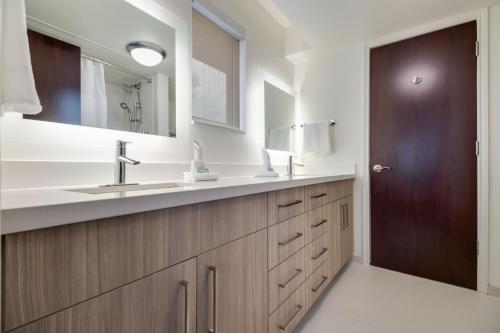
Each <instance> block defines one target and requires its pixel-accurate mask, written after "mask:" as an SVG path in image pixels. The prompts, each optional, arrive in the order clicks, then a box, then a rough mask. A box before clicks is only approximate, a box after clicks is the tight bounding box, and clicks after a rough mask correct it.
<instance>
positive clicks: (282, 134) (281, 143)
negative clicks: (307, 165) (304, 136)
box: [269, 126, 291, 151]
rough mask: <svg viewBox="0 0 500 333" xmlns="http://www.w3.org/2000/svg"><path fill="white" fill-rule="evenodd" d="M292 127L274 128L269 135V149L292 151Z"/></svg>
mask: <svg viewBox="0 0 500 333" xmlns="http://www.w3.org/2000/svg"><path fill="white" fill-rule="evenodd" d="M290 132H291V128H290V126H287V127H279V128H273V129H271V130H270V133H269V149H273V150H281V151H290Z"/></svg>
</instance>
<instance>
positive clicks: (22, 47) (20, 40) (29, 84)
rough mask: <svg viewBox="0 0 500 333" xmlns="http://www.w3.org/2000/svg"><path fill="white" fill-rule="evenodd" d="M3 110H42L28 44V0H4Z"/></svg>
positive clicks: (0, 42)
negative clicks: (26, 7)
mask: <svg viewBox="0 0 500 333" xmlns="http://www.w3.org/2000/svg"><path fill="white" fill-rule="evenodd" d="M0 19H1V21H0V46H1V48H2V49H1V51H0V52H1V59H0V60H1V62H0V81H1V82H0V89H1V91H0V94H1V96H0V101H1V111H2V113H3V112H6V111H14V112H20V113H24V114H37V113H40V112H41V111H42V106H41V105H40V100H39V98H38V94H37V92H36V88H35V79H34V77H33V69H32V68H31V57H30V51H29V44H28V34H27V27H26V11H25V5H24V0H1V1H0Z"/></svg>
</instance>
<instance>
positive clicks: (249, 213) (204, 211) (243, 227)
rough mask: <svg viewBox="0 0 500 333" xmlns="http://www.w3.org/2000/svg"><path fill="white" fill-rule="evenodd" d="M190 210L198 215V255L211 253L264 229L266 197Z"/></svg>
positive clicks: (227, 200) (234, 200)
mask: <svg viewBox="0 0 500 333" xmlns="http://www.w3.org/2000/svg"><path fill="white" fill-rule="evenodd" d="M194 206H195V207H196V208H195V209H197V210H199V215H200V227H201V240H200V241H201V252H206V251H209V250H212V249H214V248H216V247H218V246H221V245H223V244H226V243H229V242H231V241H233V240H235V239H238V238H241V237H244V236H246V235H249V234H251V233H253V232H256V231H258V230H261V229H264V228H266V226H267V193H260V194H254V195H249V196H244V197H236V198H231V199H225V200H218V201H211V202H206V203H202V204H198V205H194ZM191 209H192V208H191Z"/></svg>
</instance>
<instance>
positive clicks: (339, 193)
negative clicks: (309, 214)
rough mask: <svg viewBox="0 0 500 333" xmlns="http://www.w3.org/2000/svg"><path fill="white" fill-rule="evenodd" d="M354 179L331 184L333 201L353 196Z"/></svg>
mask: <svg viewBox="0 0 500 333" xmlns="http://www.w3.org/2000/svg"><path fill="white" fill-rule="evenodd" d="M353 184H354V180H353V179H347V180H339V181H336V182H331V183H329V184H328V185H329V187H330V190H329V191H330V193H331V196H332V201H336V200H339V199H342V198H345V197H348V196H350V195H352V192H353Z"/></svg>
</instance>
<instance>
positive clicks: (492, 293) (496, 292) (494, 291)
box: [488, 286, 500, 297]
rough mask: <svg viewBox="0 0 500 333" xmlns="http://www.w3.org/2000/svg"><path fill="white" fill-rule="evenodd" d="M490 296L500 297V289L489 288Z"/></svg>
mask: <svg viewBox="0 0 500 333" xmlns="http://www.w3.org/2000/svg"><path fill="white" fill-rule="evenodd" d="M488 295H490V296H496V297H500V288H498V287H493V286H488Z"/></svg>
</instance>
